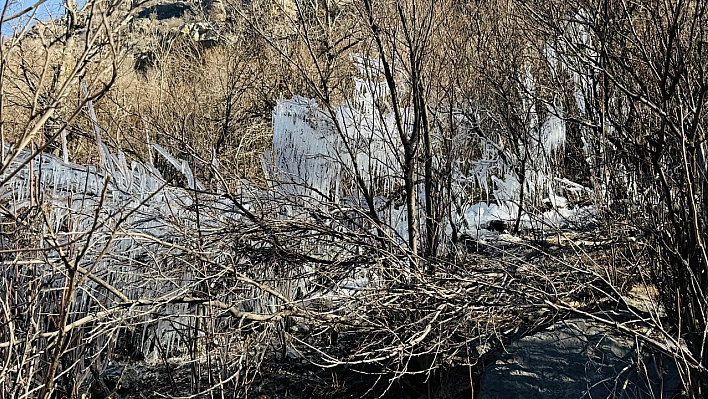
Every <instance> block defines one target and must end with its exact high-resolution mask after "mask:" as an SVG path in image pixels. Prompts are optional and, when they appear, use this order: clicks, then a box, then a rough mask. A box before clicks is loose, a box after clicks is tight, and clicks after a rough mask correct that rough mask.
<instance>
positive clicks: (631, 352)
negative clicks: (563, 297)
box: [479, 319, 681, 399]
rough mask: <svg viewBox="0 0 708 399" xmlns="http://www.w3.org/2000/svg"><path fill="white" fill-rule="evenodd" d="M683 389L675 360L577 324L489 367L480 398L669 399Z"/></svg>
mask: <svg viewBox="0 0 708 399" xmlns="http://www.w3.org/2000/svg"><path fill="white" fill-rule="evenodd" d="M680 384H681V380H680V378H679V375H678V371H677V368H676V364H675V363H674V362H673V361H672V360H671V359H669V358H667V357H665V356H662V355H660V354H653V353H649V352H648V351H644V350H637V344H636V342H635V341H634V340H632V339H629V338H625V337H620V336H617V335H616V334H613V333H612V332H611V331H610V330H609V329H608V328H607V327H605V326H604V325H602V324H599V323H595V322H590V321H585V320H580V319H574V320H566V321H563V322H559V323H556V324H555V325H553V326H551V327H550V328H548V329H547V330H545V331H542V332H539V333H537V334H535V335H532V336H528V337H524V338H522V339H520V340H519V341H517V342H514V343H512V344H511V345H508V346H507V347H506V351H505V353H502V354H500V355H497V356H496V360H495V361H494V363H492V364H490V365H489V366H487V367H486V369H485V371H484V374H483V376H482V381H481V386H480V395H479V398H480V399H515V398H519V399H522V398H523V399H556V398H566V399H572V398H658V397H663V398H670V397H672V395H673V393H674V392H675V391H676V390H677V388H678V387H679V386H680Z"/></svg>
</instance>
